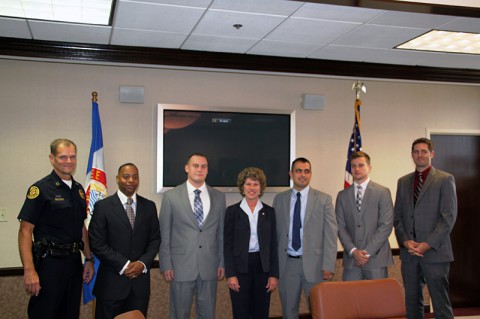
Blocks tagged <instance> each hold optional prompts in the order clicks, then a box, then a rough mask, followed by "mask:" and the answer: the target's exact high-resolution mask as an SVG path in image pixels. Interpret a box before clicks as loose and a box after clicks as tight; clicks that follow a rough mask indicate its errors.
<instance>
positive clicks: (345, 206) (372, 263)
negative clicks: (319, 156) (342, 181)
mask: <svg viewBox="0 0 480 319" xmlns="http://www.w3.org/2000/svg"><path fill="white" fill-rule="evenodd" d="M350 166H351V170H352V171H351V173H352V176H353V184H352V185H350V187H348V188H347V189H344V190H342V191H341V192H339V193H338V196H337V202H336V204H335V212H336V214H337V223H338V237H339V238H340V241H341V243H342V245H343V249H344V250H343V267H344V269H343V280H362V279H381V278H387V277H388V272H387V266H389V265H393V257H392V251H391V249H390V244H389V243H388V236H390V234H391V233H392V229H393V204H392V196H391V195H390V190H389V189H388V188H386V187H384V186H382V185H380V184H377V183H375V182H373V181H371V180H370V177H369V174H370V170H371V165H370V156H369V155H368V154H367V153H365V152H361V151H360V152H355V153H353V154H352V156H351V158H350Z"/></svg>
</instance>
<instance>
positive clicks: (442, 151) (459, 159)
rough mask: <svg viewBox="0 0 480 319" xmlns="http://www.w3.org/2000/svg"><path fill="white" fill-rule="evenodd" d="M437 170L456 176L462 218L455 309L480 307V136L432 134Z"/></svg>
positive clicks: (454, 272) (453, 279) (456, 244)
mask: <svg viewBox="0 0 480 319" xmlns="http://www.w3.org/2000/svg"><path fill="white" fill-rule="evenodd" d="M430 138H431V140H432V141H433V143H434V148H435V156H434V158H433V161H432V162H433V166H435V167H436V168H438V169H440V170H444V171H446V172H449V173H451V174H453V175H454V176H455V181H456V185H457V197H458V216H457V221H456V223H455V226H454V228H453V231H452V234H451V239H452V246H453V253H454V256H455V261H454V262H453V263H452V264H451V268H450V298H451V301H452V305H453V307H454V308H465V307H479V306H480V271H479V267H480V204H479V203H480V135H467V134H465V135H458V134H441V133H431V137H430ZM477 201H478V202H479V203H477Z"/></svg>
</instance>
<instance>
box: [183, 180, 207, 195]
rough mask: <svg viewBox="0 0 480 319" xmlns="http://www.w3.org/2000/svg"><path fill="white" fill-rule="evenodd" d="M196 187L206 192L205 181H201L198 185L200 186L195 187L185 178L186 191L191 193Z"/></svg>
mask: <svg viewBox="0 0 480 319" xmlns="http://www.w3.org/2000/svg"><path fill="white" fill-rule="evenodd" d="M196 189H199V190H201V191H202V193H206V192H207V184H206V183H203V185H202V186H200V187H198V188H197V187H195V186H193V185H192V184H191V183H190V182H189V181H188V180H187V192H188V193H192V194H193V191H194V190H196Z"/></svg>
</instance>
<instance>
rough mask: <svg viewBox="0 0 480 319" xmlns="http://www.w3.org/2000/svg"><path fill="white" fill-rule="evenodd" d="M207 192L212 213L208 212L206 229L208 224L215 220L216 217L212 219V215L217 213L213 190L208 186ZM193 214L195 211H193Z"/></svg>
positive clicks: (205, 221) (204, 222) (205, 223)
mask: <svg viewBox="0 0 480 319" xmlns="http://www.w3.org/2000/svg"><path fill="white" fill-rule="evenodd" d="M207 192H208V197H209V198H210V211H209V212H208V215H207V218H205V220H204V221H203V227H205V226H206V225H207V223H209V222H210V220H213V219H214V217H211V215H213V214H212V213H213V212H215V209H213V207H214V205H215V200H214V198H213V197H214V196H212V192H211V189H210V187H209V186H208V185H207ZM204 213H205V211H204ZM192 214H193V211H192Z"/></svg>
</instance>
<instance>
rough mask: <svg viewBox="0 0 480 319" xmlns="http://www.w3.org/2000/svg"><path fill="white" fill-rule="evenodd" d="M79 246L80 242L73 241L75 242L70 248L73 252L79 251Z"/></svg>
mask: <svg viewBox="0 0 480 319" xmlns="http://www.w3.org/2000/svg"><path fill="white" fill-rule="evenodd" d="M78 246H79V245H78V243H73V244H72V246H71V248H70V250H71V252H72V254H76V253H78V250H79V249H78Z"/></svg>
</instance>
